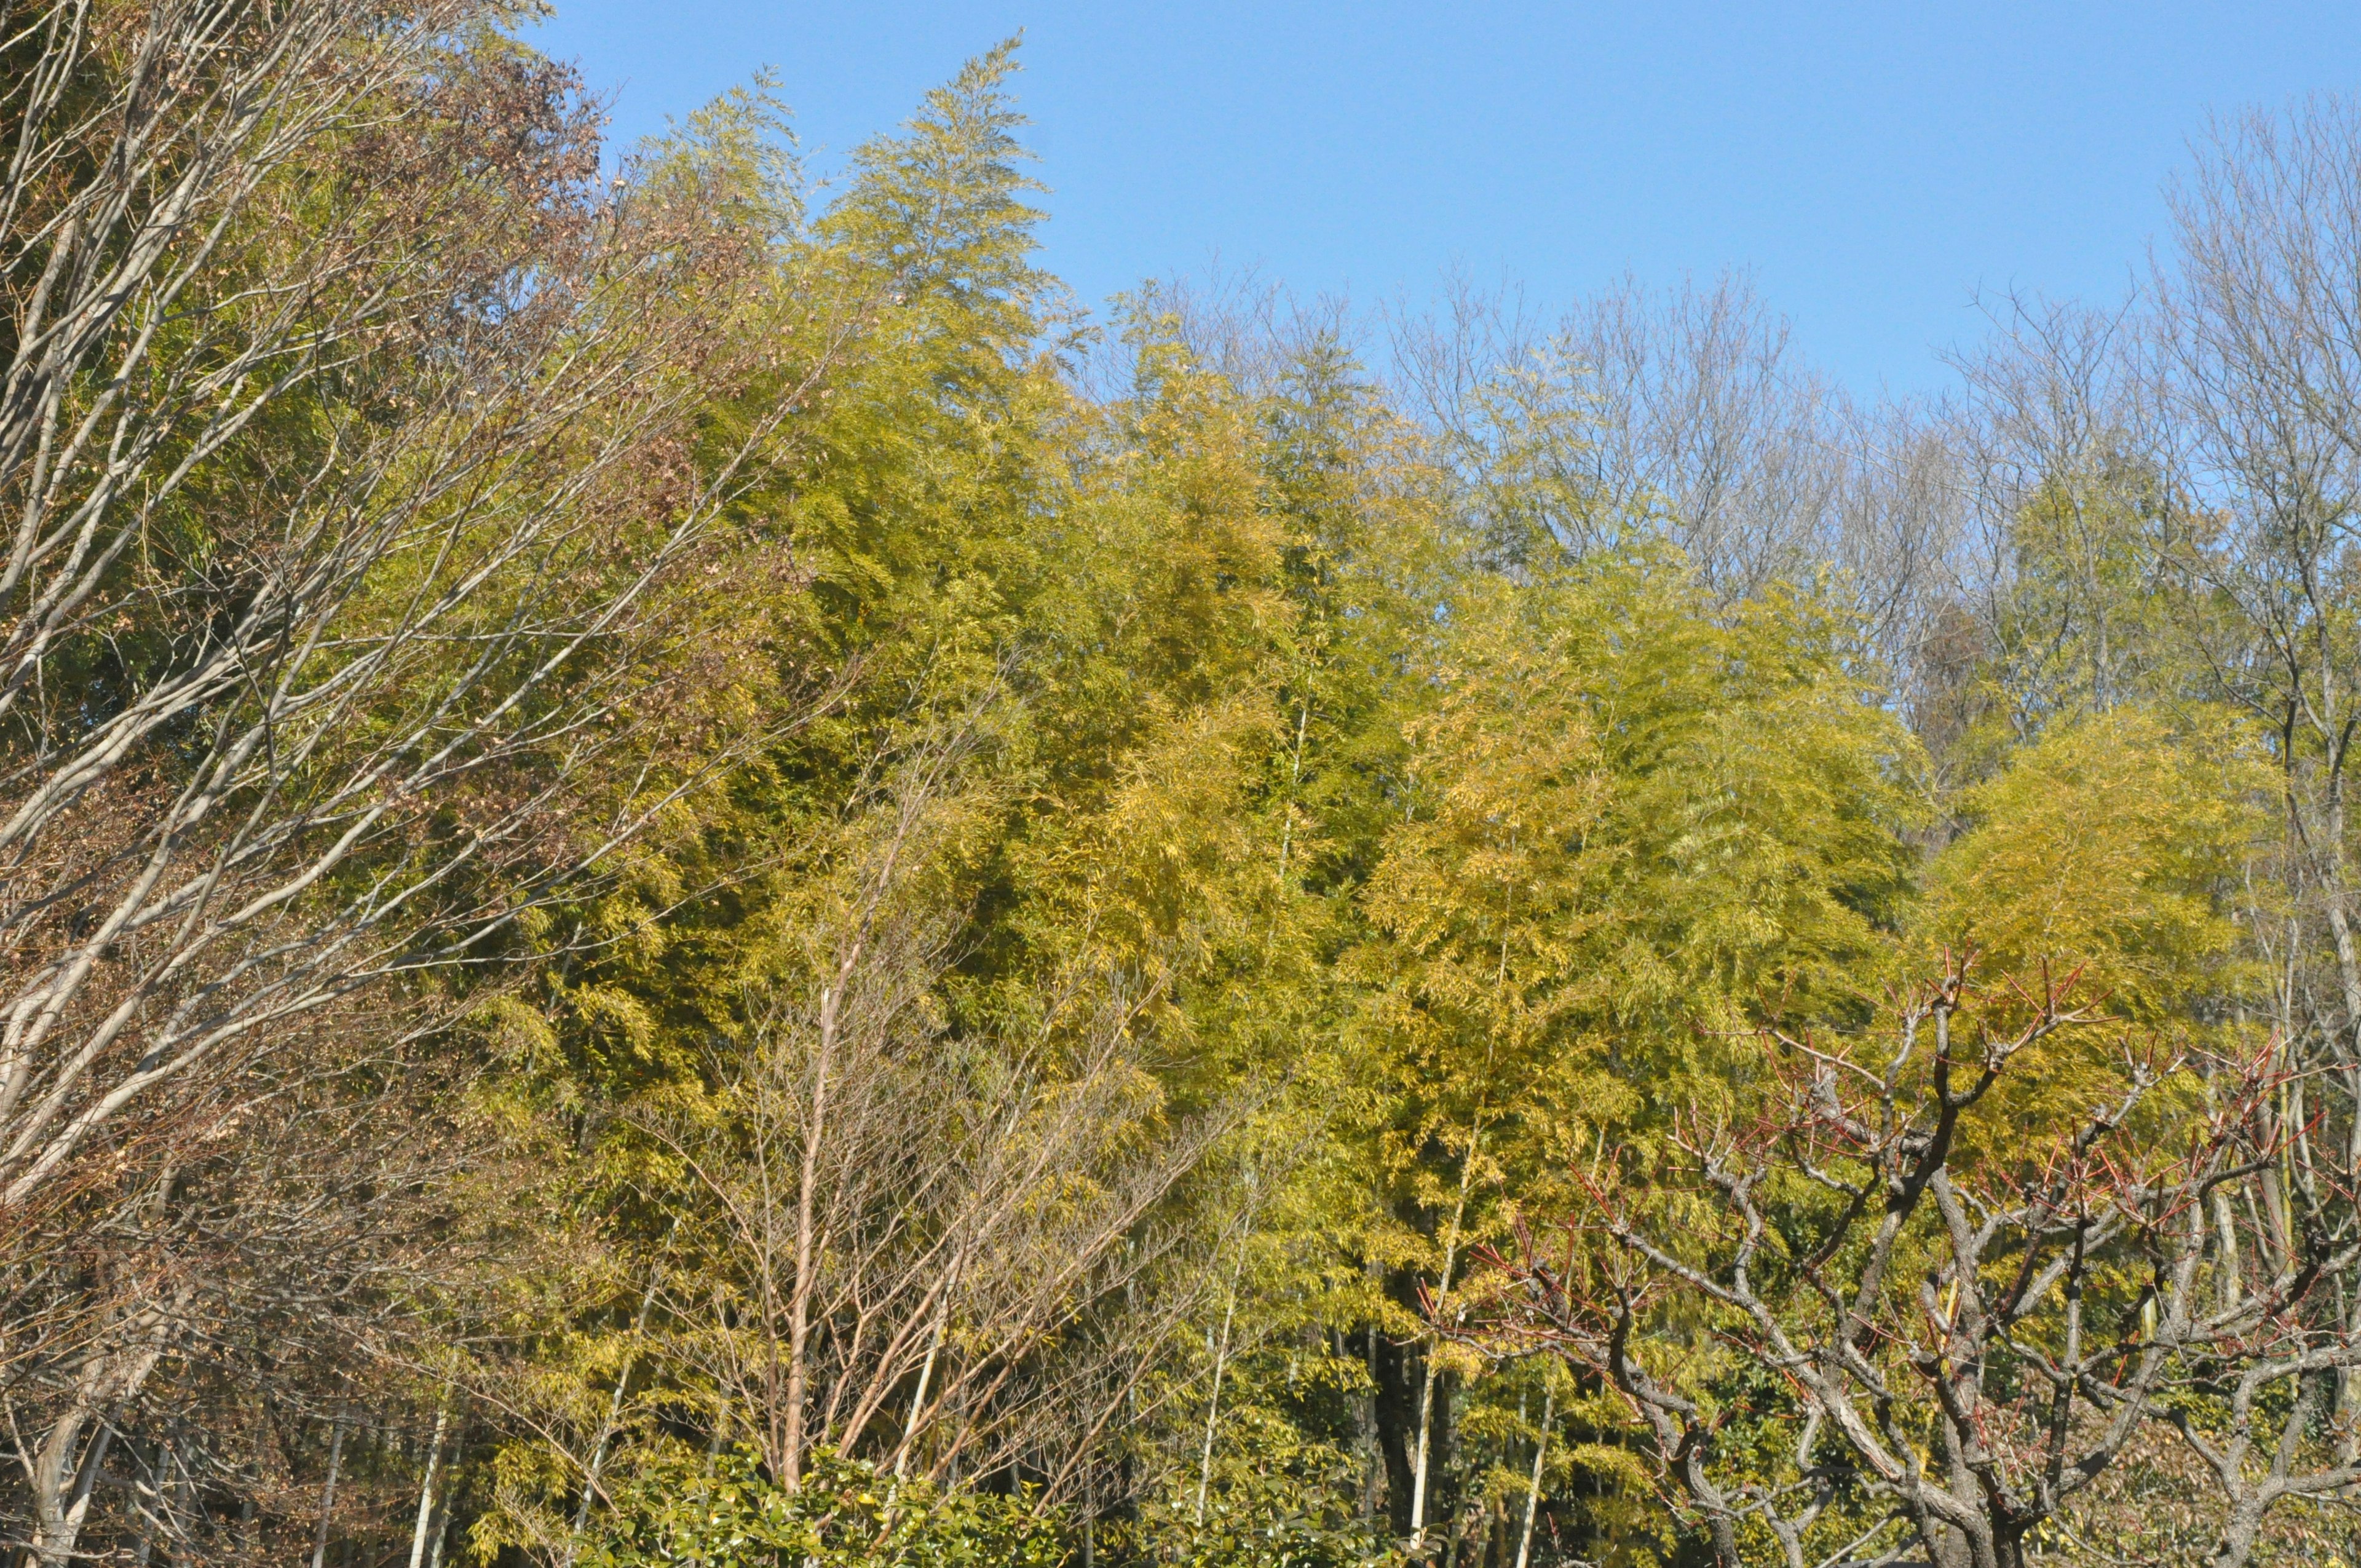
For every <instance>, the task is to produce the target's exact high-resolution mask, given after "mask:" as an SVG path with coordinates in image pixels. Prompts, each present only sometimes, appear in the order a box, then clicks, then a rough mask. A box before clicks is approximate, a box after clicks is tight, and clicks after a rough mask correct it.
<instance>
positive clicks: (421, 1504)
mask: <svg viewBox="0 0 2361 1568" xmlns="http://www.w3.org/2000/svg"><path fill="white" fill-rule="evenodd" d="M450 1420H451V1399H450V1396H449V1394H448V1393H447V1392H446V1393H445V1396H444V1398H443V1403H442V1404H441V1405H439V1406H438V1407H436V1409H435V1411H434V1438H433V1440H432V1441H430V1442H428V1443H427V1445H426V1478H425V1479H424V1480H423V1481H422V1482H420V1483H419V1486H418V1525H417V1528H416V1529H414V1530H412V1531H411V1532H410V1568H425V1563H426V1526H427V1522H428V1521H429V1520H431V1519H434V1482H435V1479H436V1477H437V1476H439V1475H441V1474H442V1470H443V1432H444V1429H445V1427H446V1426H447V1425H448V1424H449V1422H450ZM575 1528H576V1529H577V1530H579V1529H580V1528H581V1527H580V1526H579V1525H577V1526H576V1527H575ZM572 1550H573V1549H572V1546H571V1543H569V1544H568V1546H567V1553H568V1555H569V1556H570V1555H571V1554H572Z"/></svg>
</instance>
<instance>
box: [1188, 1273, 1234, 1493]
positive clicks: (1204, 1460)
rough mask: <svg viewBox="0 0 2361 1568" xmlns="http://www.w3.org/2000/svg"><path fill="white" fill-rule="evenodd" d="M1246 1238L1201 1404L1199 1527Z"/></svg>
mask: <svg viewBox="0 0 2361 1568" xmlns="http://www.w3.org/2000/svg"><path fill="white" fill-rule="evenodd" d="M1245 1272H1246V1237H1245V1236H1243V1235H1241V1236H1240V1237H1239V1238H1238V1256H1237V1261H1236V1262H1235V1264H1233V1265H1232V1266H1231V1267H1230V1297H1229V1301H1228V1303H1227V1304H1226V1305H1224V1307H1223V1309H1222V1339H1221V1344H1220V1346H1219V1347H1218V1348H1217V1349H1216V1350H1215V1351H1214V1352H1213V1398H1210V1399H1208V1400H1207V1401H1206V1402H1205V1445H1204V1450H1203V1452H1202V1453H1200V1454H1199V1455H1198V1458H1197V1509H1196V1512H1195V1514H1194V1515H1193V1516H1192V1519H1191V1522H1192V1523H1195V1524H1200V1525H1202V1524H1203V1523H1204V1522H1205V1494H1206V1492H1207V1490H1208V1489H1209V1488H1210V1487H1211V1486H1212V1485H1213V1425H1214V1423H1215V1421H1217V1420H1219V1419H1220V1418H1221V1414H1222V1374H1223V1373H1224V1372H1225V1371H1227V1370H1228V1369H1229V1363H1230V1324H1231V1323H1232V1322H1234V1321H1235V1320H1236V1317H1237V1310H1238V1278H1239V1277H1240V1276H1241V1275H1243V1274H1244V1273H1245Z"/></svg>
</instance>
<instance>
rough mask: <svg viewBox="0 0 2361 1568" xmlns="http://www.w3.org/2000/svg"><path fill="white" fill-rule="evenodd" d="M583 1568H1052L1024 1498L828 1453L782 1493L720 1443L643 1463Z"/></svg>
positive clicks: (748, 1457)
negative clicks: (941, 1483)
mask: <svg viewBox="0 0 2361 1568" xmlns="http://www.w3.org/2000/svg"><path fill="white" fill-rule="evenodd" d="M614 1505H615V1506H614V1510H613V1512H612V1513H611V1514H609V1515H606V1516H603V1517H604V1518H606V1519H609V1520H610V1521H611V1522H610V1524H609V1526H608V1527H607V1528H606V1529H605V1530H602V1531H601V1532H600V1533H598V1535H596V1536H594V1537H593V1538H592V1540H591V1541H590V1542H589V1544H588V1550H586V1551H585V1552H583V1554H582V1556H581V1558H580V1559H579V1561H580V1562H582V1563H584V1564H585V1565H586V1568H681V1565H685V1564H697V1565H699V1568H883V1565H884V1564H887V1563H892V1564H896V1565H907V1568H1059V1565H1060V1564H1061V1563H1065V1562H1066V1561H1067V1559H1068V1552H1067V1548H1066V1545H1065V1543H1064V1542H1063V1541H1061V1540H1060V1536H1059V1534H1058V1531H1057V1530H1055V1529H1054V1528H1053V1526H1052V1524H1051V1523H1050V1522H1049V1521H1048V1520H1046V1519H1042V1518H1041V1517H1040V1516H1039V1515H1038V1513H1037V1512H1036V1511H1035V1510H1033V1509H1031V1508H1027V1506H1026V1503H1025V1501H1024V1499H1022V1498H1013V1497H990V1496H983V1495H979V1494H976V1493H972V1492H954V1493H948V1494H946V1493H940V1492H938V1491H936V1490H935V1489H934V1488H932V1487H929V1486H925V1485H924V1484H914V1483H911V1482H907V1481H905V1482H901V1483H898V1484H897V1483H896V1482H895V1478H894V1477H893V1476H892V1475H879V1474H878V1473H877V1472H876V1471H875V1470H874V1469H873V1468H872V1467H871V1466H869V1465H866V1464H858V1463H855V1462H852V1461H850V1460H845V1459H841V1458H840V1457H838V1456H837V1455H835V1454H832V1453H818V1454H815V1455H814V1456H813V1463H812V1465H811V1468H810V1470H809V1471H808V1472H807V1474H806V1475H805V1476H804V1478H803V1482H802V1485H801V1486H798V1487H797V1488H796V1490H795V1491H792V1492H789V1491H787V1490H785V1489H784V1488H783V1487H781V1486H778V1485H777V1484H776V1483H775V1482H774V1481H773V1480H772V1479H771V1478H770V1477H769V1476H768V1475H765V1474H764V1473H763V1470H762V1468H761V1466H760V1464H759V1463H758V1462H757V1460H756V1458H755V1456H754V1454H753V1453H752V1452H751V1451H749V1450H747V1449H744V1448H737V1447H733V1448H729V1449H725V1450H723V1451H722V1452H720V1453H716V1454H714V1455H712V1456H711V1457H710V1458H709V1459H700V1458H699V1457H698V1456H697V1455H694V1454H683V1455H680V1456H678V1457H676V1458H675V1459H674V1460H673V1462H672V1463H670V1464H655V1465H648V1466H645V1467H643V1468H642V1470H641V1471H640V1472H639V1473H638V1474H637V1475H633V1477H632V1478H631V1481H630V1482H629V1483H628V1484H627V1485H625V1486H620V1487H618V1488H617V1489H616V1496H615V1497H614Z"/></svg>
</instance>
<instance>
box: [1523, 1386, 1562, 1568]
mask: <svg viewBox="0 0 2361 1568" xmlns="http://www.w3.org/2000/svg"><path fill="white" fill-rule="evenodd" d="M1556 1415H1557V1390H1556V1389H1555V1388H1554V1387H1553V1388H1551V1389H1549V1390H1548V1392H1547V1393H1545V1394H1544V1395H1543V1397H1542V1435H1541V1437H1540V1438H1539V1439H1538V1440H1537V1441H1536V1442H1534V1443H1533V1479H1532V1485H1530V1486H1527V1487H1526V1488H1525V1528H1524V1529H1523V1530H1521V1531H1520V1532H1519V1534H1518V1536H1517V1568H1525V1563H1526V1560H1527V1559H1528V1558H1529V1557H1530V1556H1531V1555H1532V1549H1533V1516H1534V1515H1535V1514H1537V1513H1539V1512H1540V1511H1541V1506H1542V1458H1543V1455H1544V1454H1546V1453H1549V1435H1550V1422H1551V1420H1553V1419H1554V1418H1555V1416H1556Z"/></svg>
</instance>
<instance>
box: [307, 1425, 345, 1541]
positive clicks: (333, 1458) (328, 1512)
mask: <svg viewBox="0 0 2361 1568" xmlns="http://www.w3.org/2000/svg"><path fill="white" fill-rule="evenodd" d="M344 1458H345V1409H344V1407H342V1406H338V1407H337V1409H336V1425H335V1436H334V1437H332V1438H331V1439H329V1441H328V1479H327V1483H326V1484H325V1485H324V1486H322V1487H321V1488H320V1528H319V1530H318V1532H317V1533H316V1534H314V1535H313V1538H312V1568H327V1562H328V1521H329V1519H330V1517H331V1516H332V1515H333V1514H334V1513H335V1508H336V1467H337V1466H338V1465H339V1464H343V1463H344Z"/></svg>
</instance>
